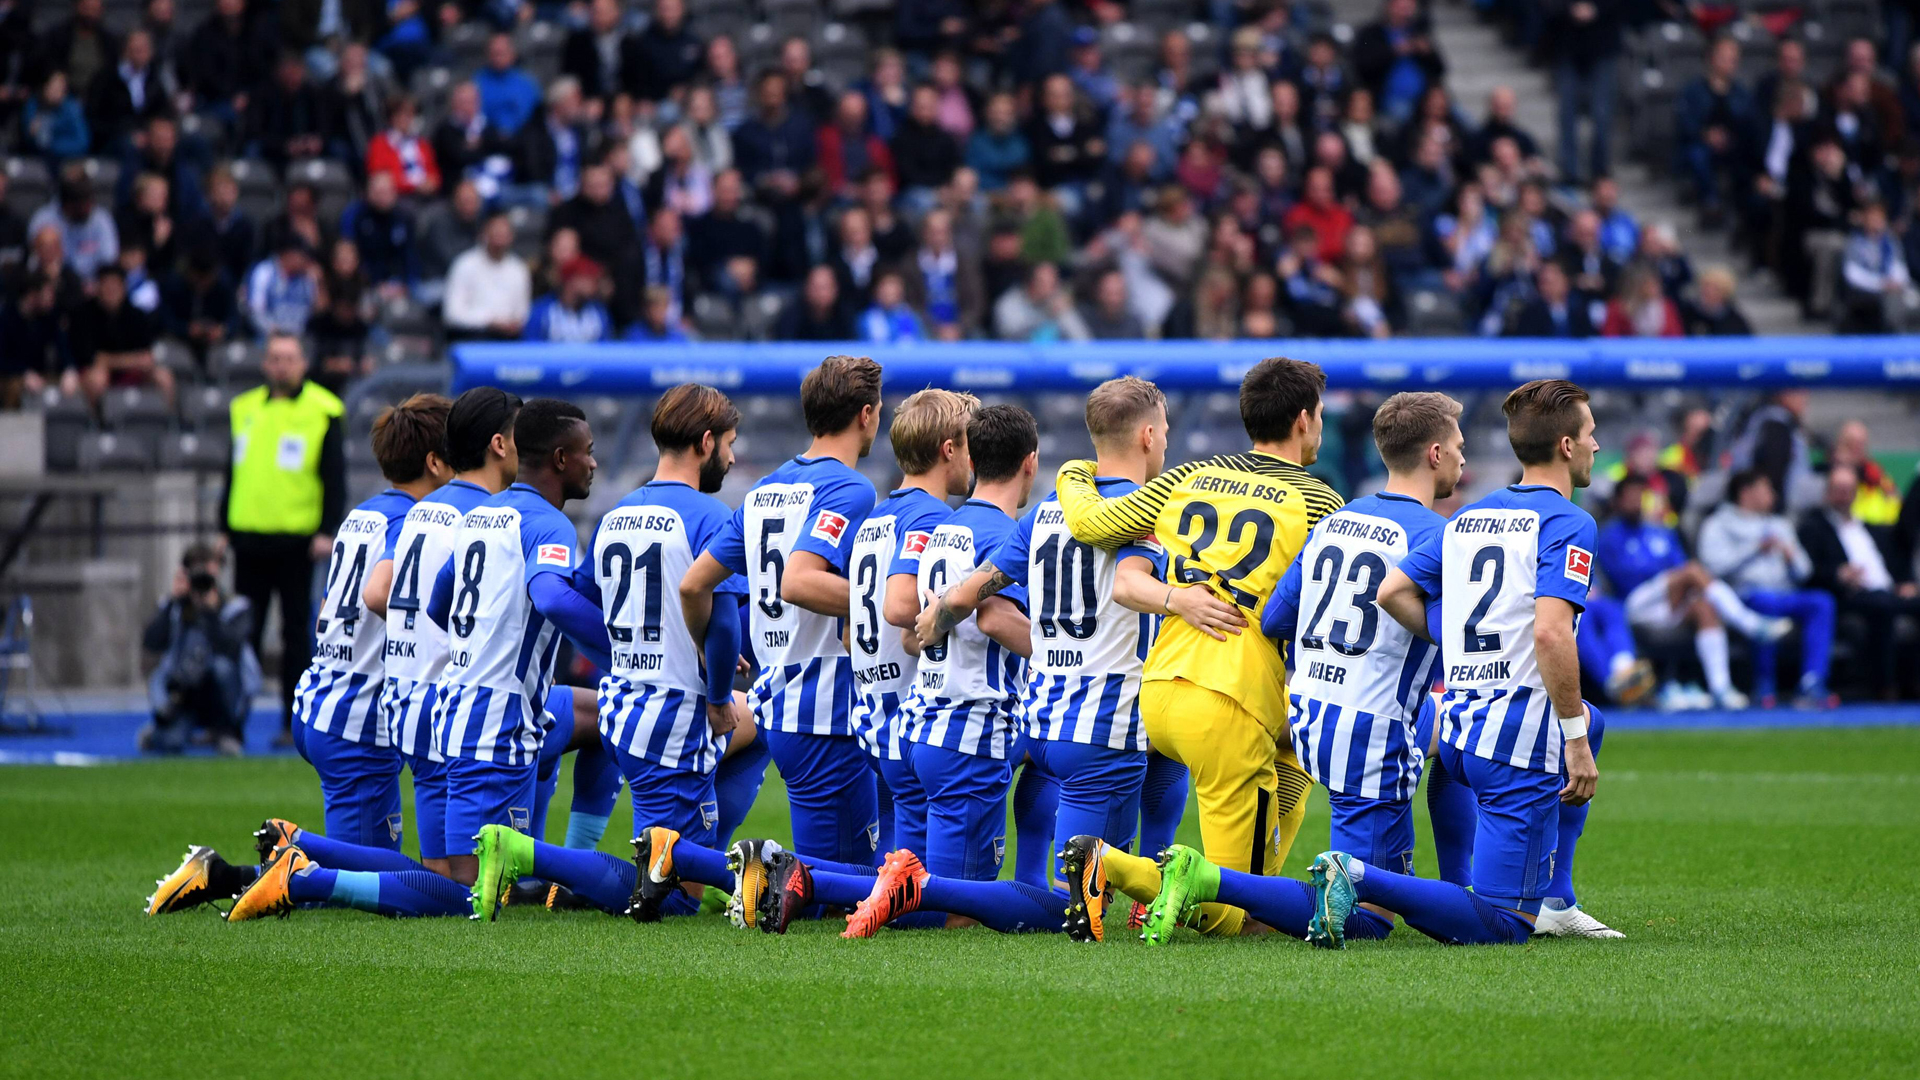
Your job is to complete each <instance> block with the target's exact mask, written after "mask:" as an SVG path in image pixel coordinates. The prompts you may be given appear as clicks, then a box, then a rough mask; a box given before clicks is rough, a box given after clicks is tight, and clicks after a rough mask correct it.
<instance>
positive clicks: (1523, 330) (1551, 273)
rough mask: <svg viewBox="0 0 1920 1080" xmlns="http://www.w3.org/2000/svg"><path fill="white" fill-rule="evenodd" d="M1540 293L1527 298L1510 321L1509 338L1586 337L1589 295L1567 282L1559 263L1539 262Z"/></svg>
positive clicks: (1536, 281) (1536, 276)
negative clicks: (1511, 325)
mask: <svg viewBox="0 0 1920 1080" xmlns="http://www.w3.org/2000/svg"><path fill="white" fill-rule="evenodd" d="M1534 287H1535V290H1536V291H1537V292H1538V293H1539V295H1537V296H1535V297H1534V298H1533V299H1532V300H1529V301H1527V303H1526V305H1525V306H1524V307H1522V308H1521V309H1520V314H1519V315H1518V316H1517V317H1516V318H1515V319H1514V320H1513V329H1512V330H1511V331H1510V332H1509V336H1511V337H1537V338H1589V337H1592V336H1593V319H1592V318H1591V317H1590V316H1589V314H1588V305H1589V303H1590V302H1591V301H1590V298H1589V297H1587V296H1586V295H1585V294H1583V293H1580V292H1578V291H1576V290H1574V289H1573V288H1572V287H1571V286H1570V285H1568V283H1567V272H1566V270H1565V269H1563V268H1562V267H1561V266H1560V264H1559V263H1552V262H1547V263H1541V264H1540V269H1539V270H1538V271H1536V272H1535V273H1534Z"/></svg>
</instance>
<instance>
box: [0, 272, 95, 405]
mask: <svg viewBox="0 0 1920 1080" xmlns="http://www.w3.org/2000/svg"><path fill="white" fill-rule="evenodd" d="M59 291H60V287H59V284H58V282H57V281H56V279H54V278H51V277H35V278H32V279H29V280H28V281H27V282H25V284H24V286H23V287H22V288H20V289H19V290H17V291H14V292H12V293H11V294H0V409H5V410H6V411H8V412H11V411H13V410H15V409H18V408H20V405H21V403H22V401H23V400H24V398H25V397H26V396H27V395H28V394H39V393H40V392H41V391H42V390H44V389H46V388H47V386H49V385H52V384H56V383H69V384H71V388H70V389H68V390H66V392H67V393H69V394H72V393H77V392H78V391H79V376H78V374H77V373H76V372H75V371H74V366H73V364H74V360H73V354H72V351H71V350H70V348H69V346H68V340H67V327H66V322H65V320H64V319H62V318H61V317H60V307H59V303H58V294H59Z"/></svg>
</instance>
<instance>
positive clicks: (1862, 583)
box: [1799, 465, 1920, 701]
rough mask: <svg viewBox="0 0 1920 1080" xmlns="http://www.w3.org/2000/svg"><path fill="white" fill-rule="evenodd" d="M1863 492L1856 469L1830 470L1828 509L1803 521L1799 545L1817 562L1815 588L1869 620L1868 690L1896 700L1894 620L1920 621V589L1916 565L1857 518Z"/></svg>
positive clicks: (1809, 514)
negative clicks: (1891, 552)
mask: <svg viewBox="0 0 1920 1080" xmlns="http://www.w3.org/2000/svg"><path fill="white" fill-rule="evenodd" d="M1859 488H1860V481H1859V477H1858V475H1857V474H1856V473H1855V472H1854V470H1853V467H1852V466H1849V465H1835V466H1833V467H1832V468H1830V469H1828V470H1827V491H1826V500H1825V504H1824V505H1822V506H1819V507H1817V508H1815V509H1812V510H1808V511H1807V512H1806V513H1805V514H1804V515H1802V516H1801V518H1800V534H1799V535H1800V544H1801V546H1802V547H1804V548H1806V551H1807V557H1808V558H1809V559H1811V560H1812V561H1813V577H1812V582H1813V584H1814V585H1815V586H1817V587H1818V588H1821V589H1825V590H1826V591H1827V592H1829V593H1832V594H1833V597H1834V599H1835V600H1837V601H1838V602H1839V605H1840V607H1841V609H1842V610H1844V611H1851V612H1856V613H1858V614H1859V615H1860V616H1861V617H1863V618H1864V619H1865V620H1866V626H1867V632H1866V636H1865V638H1864V639H1863V640H1862V642H1861V645H1862V646H1863V649H1862V652H1863V653H1864V655H1865V656H1866V658H1867V685H1868V689H1869V690H1870V691H1871V693H1872V694H1873V696H1874V697H1876V698H1878V699H1880V700H1882V701H1893V700H1896V699H1897V698H1898V697H1899V690H1900V682H1901V676H1900V673H1899V671H1898V670H1897V668H1896V665H1895V661H1896V650H1897V647H1898V646H1897V643H1898V641H1899V636H1898V634H1896V633H1895V630H1896V628H1895V626H1894V619H1895V617H1896V616H1900V615H1908V616H1915V617H1920V585H1916V584H1915V583H1914V580H1913V565H1912V563H1911V562H1905V563H1903V562H1900V561H1899V560H1897V559H1892V560H1890V559H1889V558H1888V557H1887V551H1886V549H1885V548H1884V547H1882V539H1881V537H1880V536H1879V535H1877V534H1876V533H1875V531H1874V530H1873V529H1871V528H1869V527H1868V526H1867V524H1866V523H1865V522H1862V521H1861V520H1860V519H1859V518H1857V517H1855V516H1854V514H1853V505H1854V497H1855V496H1856V495H1857V494H1858V493H1859Z"/></svg>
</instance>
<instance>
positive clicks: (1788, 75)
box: [1753, 37, 1819, 118]
mask: <svg viewBox="0 0 1920 1080" xmlns="http://www.w3.org/2000/svg"><path fill="white" fill-rule="evenodd" d="M1809 78H1810V76H1809V75H1808V73H1807V46H1806V45H1805V43H1803V42H1802V41H1801V40H1800V39H1799V38H1796V37H1782V38H1781V39H1780V43H1779V44H1778V45H1776V46H1775V47H1774V54H1773V70H1772V71H1769V72H1767V73H1766V74H1765V75H1762V76H1760V77H1759V78H1758V79H1756V80H1754V83H1753V102H1754V104H1755V105H1756V106H1758V107H1759V108H1762V109H1772V108H1774V107H1775V105H1776V103H1777V102H1779V101H1780V100H1781V94H1780V91H1781V90H1782V89H1784V88H1786V87H1788V86H1793V87H1795V88H1797V89H1798V90H1800V91H1801V92H1802V93H1804V94H1806V95H1807V96H1810V97H1812V98H1813V99H1814V105H1813V107H1812V108H1809V109H1807V110H1806V114H1807V117H1808V118H1811V117H1812V116H1813V115H1814V114H1815V113H1817V112H1819V95H1818V94H1816V93H1814V92H1813V90H1812V89H1811V88H1809V87H1808V86H1807V85H1806V83H1807V82H1808V80H1809Z"/></svg>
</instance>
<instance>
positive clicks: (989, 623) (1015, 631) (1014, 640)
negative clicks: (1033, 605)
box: [974, 596, 1033, 659]
mask: <svg viewBox="0 0 1920 1080" xmlns="http://www.w3.org/2000/svg"><path fill="white" fill-rule="evenodd" d="M974 621H975V622H977V623H979V624H980V632H981V633H983V634H985V635H987V636H988V637H990V638H992V639H993V640H995V641H997V642H999V643H1000V645H1001V647H1003V648H1005V649H1006V650H1008V651H1009V652H1012V653H1014V654H1016V655H1018V656H1020V657H1022V658H1026V659H1031V658H1032V656H1033V623H1032V622H1031V621H1029V620H1028V619H1027V613H1026V612H1025V611H1022V610H1021V609H1020V605H1019V604H1016V603H1014V602H1013V601H1012V600H1010V599H1008V598H1006V597H1004V596H989V597H988V598H987V599H986V600H985V601H983V602H982V603H981V605H980V613H979V614H978V615H976V616H974Z"/></svg>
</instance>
